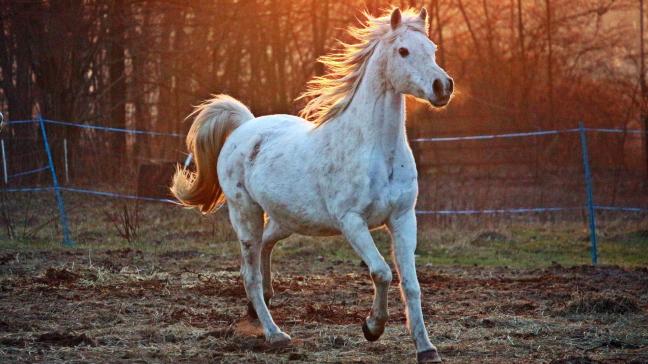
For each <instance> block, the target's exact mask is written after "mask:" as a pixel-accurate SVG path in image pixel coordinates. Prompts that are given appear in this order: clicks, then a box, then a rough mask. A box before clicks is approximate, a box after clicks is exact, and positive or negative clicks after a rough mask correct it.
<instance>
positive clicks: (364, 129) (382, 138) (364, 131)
mask: <svg viewBox="0 0 648 364" xmlns="http://www.w3.org/2000/svg"><path fill="white" fill-rule="evenodd" d="M378 63H379V62H372V61H370V64H369V65H368V67H367V70H366V72H365V76H364V77H363V79H362V81H361V82H360V85H358V89H357V90H356V93H355V95H354V97H353V100H352V101H351V103H350V104H349V105H348V106H347V108H346V110H345V111H344V112H343V113H342V114H341V115H340V116H339V117H337V118H336V119H335V120H331V121H330V122H329V123H326V124H325V125H323V127H325V128H330V130H328V131H329V133H327V134H329V136H330V137H331V138H334V139H336V142H337V143H340V144H343V145H346V144H351V145H348V147H349V148H350V149H349V150H350V151H352V150H359V151H360V150H363V148H360V147H361V145H358V143H361V144H362V145H368V146H370V147H373V148H375V147H377V148H378V150H380V151H382V152H383V153H385V154H391V153H392V152H393V151H394V150H395V149H396V148H397V147H398V146H399V145H401V144H402V143H403V142H406V141H405V122H404V117H405V99H404V96H403V95H402V94H398V93H396V92H394V91H393V90H392V89H391V87H389V86H386V82H385V80H384V79H382V78H381V77H382V76H379V75H381V74H383V72H380V70H379V69H377V67H379V65H378ZM358 141H360V142H358ZM354 143H355V145H353V144H354Z"/></svg>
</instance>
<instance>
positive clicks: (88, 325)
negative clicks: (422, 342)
mask: <svg viewBox="0 0 648 364" xmlns="http://www.w3.org/2000/svg"><path fill="white" fill-rule="evenodd" d="M275 263H276V264H275V266H274V267H275V269H276V270H277V273H276V274H275V281H274V285H275V292H276V295H275V298H274V299H273V301H272V303H271V311H272V313H273V315H274V319H275V321H276V322H277V323H278V324H279V325H280V326H281V327H282V328H283V329H284V330H285V331H286V332H288V333H289V334H290V335H291V336H292V338H293V344H292V345H291V346H290V347H287V348H282V349H276V348H270V347H268V346H267V345H266V344H265V343H264V341H263V339H262V338H259V337H256V336H254V335H251V336H250V335H244V334H243V331H242V330H240V329H238V327H240V325H241V321H242V320H245V318H242V317H244V315H245V304H246V299H245V293H244V290H243V286H242V283H241V280H240V278H239V273H238V270H239V266H238V261H237V259H236V258H233V257H223V256H219V255H216V254H208V253H202V252H198V251H168V252H164V253H150V252H142V251H139V250H133V249H121V250H103V251H96V250H95V251H88V250H83V249H73V250H69V251H65V250H46V251H33V250H32V251H4V252H0V312H1V313H2V315H1V316H0V361H2V362H62V361H74V362H224V363H275V362H295V363H312V362H325V363H414V362H415V353H414V346H413V343H412V341H411V340H410V338H409V335H408V334H407V332H406V330H405V327H404V325H403V323H404V320H405V318H404V315H403V313H402V304H401V302H400V299H399V293H398V282H397V279H395V282H394V283H393V285H392V288H391V290H390V320H389V322H388V326H387V329H386V332H385V334H384V335H383V337H382V338H381V339H380V340H379V341H377V342H375V343H369V342H366V341H365V339H364V337H363V336H362V331H361V328H360V323H361V320H362V318H363V317H364V316H366V314H367V313H368V311H369V308H370V303H371V295H372V286H371V284H370V282H369V280H368V274H367V273H366V268H365V267H362V266H361V265H359V264H357V263H353V262H351V261H342V260H333V259H332V258H331V259H329V258H324V257H314V258H313V257H308V258H307V259H305V261H301V262H298V263H295V262H294V261H289V260H288V258H280V259H277V261H276V262H275ZM419 278H420V282H421V287H422V291H423V310H424V312H425V316H426V321H427V322H428V330H429V332H430V337H431V339H432V341H433V343H435V344H436V345H437V347H438V348H439V351H440V353H441V354H442V356H443V358H444V361H445V362H447V363H477V362H492V363H495V362H497V363H499V362H507V363H526V362H534V363H598V362H606V363H609V362H611V363H628V362H635V363H646V362H648V269H646V268H638V269H623V268H619V267H590V266H577V267H563V266H559V265H553V266H551V267H548V268H544V269H534V270H522V269H511V268H506V267H503V268H483V267H457V266H443V267H435V266H430V265H427V266H426V265H424V266H421V267H419Z"/></svg>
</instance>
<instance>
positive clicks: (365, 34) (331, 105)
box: [297, 9, 427, 125]
mask: <svg viewBox="0 0 648 364" xmlns="http://www.w3.org/2000/svg"><path fill="white" fill-rule="evenodd" d="M390 14H391V10H390V11H389V12H388V13H387V15H384V16H381V17H373V16H372V15H371V14H369V13H368V12H364V13H363V16H364V18H365V19H364V22H362V21H361V26H360V27H357V28H356V27H351V28H349V29H348V33H349V34H350V35H351V36H352V37H353V38H354V39H355V40H357V42H356V43H353V44H347V43H344V42H341V41H339V44H340V45H341V48H342V49H341V50H340V51H339V52H337V53H332V54H328V55H324V56H321V57H320V58H318V60H317V61H318V62H321V63H322V64H324V66H325V68H326V70H327V71H326V73H325V74H324V75H323V76H318V77H314V78H313V79H312V80H310V81H309V82H308V84H307V90H306V92H304V93H303V94H301V95H300V96H299V97H298V98H297V100H300V99H308V100H309V101H308V103H307V104H306V106H304V108H303V109H302V110H301V112H300V113H299V115H300V116H301V117H303V118H304V119H307V120H311V121H312V122H314V123H315V124H318V125H321V124H323V123H326V122H327V121H329V120H331V119H332V118H334V117H336V116H338V115H339V114H340V113H341V112H343V111H344V110H345V109H346V108H347V106H349V104H350V103H351V100H352V99H353V95H354V94H355V92H356V90H357V88H358V85H359V84H360V81H361V80H362V77H363V76H364V73H365V70H366V68H367V63H368V60H369V58H370V57H371V55H372V54H373V52H374V50H375V49H376V46H377V45H378V43H379V42H380V41H381V40H384V39H393V38H395V37H396V36H397V35H398V34H400V33H401V32H403V31H405V30H406V29H413V30H416V31H420V32H422V33H423V34H427V24H426V23H425V21H424V20H423V19H422V18H421V17H420V16H419V14H418V13H417V12H416V11H415V10H414V9H407V10H405V11H403V13H402V20H401V25H400V26H399V27H398V28H396V30H392V29H391V25H390Z"/></svg>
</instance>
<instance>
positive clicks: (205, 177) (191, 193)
mask: <svg viewBox="0 0 648 364" xmlns="http://www.w3.org/2000/svg"><path fill="white" fill-rule="evenodd" d="M192 116H193V117H194V121H193V124H192V125H191V129H189V134H188V135H187V148H188V149H189V151H190V152H191V153H192V155H193V159H194V163H195V164H196V172H190V171H187V170H185V169H184V168H182V167H181V166H180V165H178V167H177V169H176V172H175V175H174V176H173V185H172V186H171V193H172V194H173V195H174V196H175V197H176V198H177V199H178V201H180V203H181V204H183V205H184V206H187V207H195V208H198V209H199V210H200V211H201V212H203V213H208V212H211V211H214V210H216V209H218V208H219V207H220V206H222V205H223V204H224V203H225V196H223V191H222V190H221V187H220V184H219V183H218V176H217V175H216V161H217V160H218V155H219V154H220V151H221V148H222V147H223V144H224V143H225V139H226V138H227V136H228V135H229V134H230V133H231V132H232V131H233V130H234V129H236V128H238V127H239V126H241V124H243V123H244V122H246V121H248V120H251V119H254V115H252V113H251V112H250V110H249V109H248V108H247V107H246V106H245V105H243V104H242V103H241V102H239V101H238V100H236V99H234V98H232V97H230V96H227V95H216V96H214V97H213V98H212V99H209V100H206V101H205V102H203V103H202V104H200V105H199V106H197V107H196V108H195V110H194V111H193V112H192V113H191V114H190V115H189V116H188V117H192Z"/></svg>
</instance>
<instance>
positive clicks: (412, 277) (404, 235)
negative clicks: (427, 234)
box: [388, 209, 441, 363]
mask: <svg viewBox="0 0 648 364" xmlns="http://www.w3.org/2000/svg"><path fill="white" fill-rule="evenodd" d="M388 227H389V230H390V231H391V234H392V244H393V254H394V262H395V264H396V269H397V270H398V275H399V277H400V289H401V295H402V297H403V302H404V303H405V315H406V316H407V328H408V329H409V332H410V334H411V335H412V338H413V339H414V344H415V345H416V352H417V354H416V357H417V360H418V362H419V363H438V362H441V357H440V356H439V354H438V352H437V349H436V347H435V346H434V345H432V343H431V342H430V339H429V338H428V333H427V330H426V329H425V322H424V321H423V310H422V309H421V287H420V286H419V282H418V278H417V277H416V266H415V261H414V251H415V250H416V215H415V212H414V210H413V209H412V210H410V211H407V212H406V213H404V214H400V215H397V216H393V217H391V218H390V219H389V223H388Z"/></svg>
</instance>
